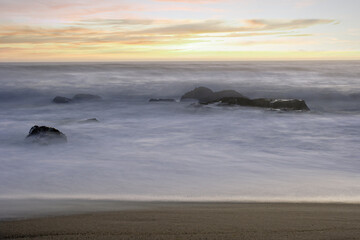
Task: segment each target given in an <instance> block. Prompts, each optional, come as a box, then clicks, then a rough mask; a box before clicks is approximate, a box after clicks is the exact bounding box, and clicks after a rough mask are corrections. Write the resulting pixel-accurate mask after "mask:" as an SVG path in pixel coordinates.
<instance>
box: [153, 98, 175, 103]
mask: <svg viewBox="0 0 360 240" xmlns="http://www.w3.org/2000/svg"><path fill="white" fill-rule="evenodd" d="M149 102H175V99H172V98H151V99H150V100H149Z"/></svg>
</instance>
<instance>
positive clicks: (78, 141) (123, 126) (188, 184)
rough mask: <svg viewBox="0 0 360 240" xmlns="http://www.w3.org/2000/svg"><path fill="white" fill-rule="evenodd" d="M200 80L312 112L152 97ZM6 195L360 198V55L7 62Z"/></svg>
mask: <svg viewBox="0 0 360 240" xmlns="http://www.w3.org/2000/svg"><path fill="white" fill-rule="evenodd" d="M199 86H206V87H209V88H211V89H213V90H214V91H217V90H226V89H233V90H236V91H238V92H240V93H242V94H243V95H245V96H247V97H250V98H257V97H269V98H300V99H304V100H305V101H306V103H307V105H308V106H309V108H310V109H311V111H309V112H282V111H273V110H269V109H260V108H249V107H237V106H233V107H224V106H217V105H203V106H202V105H198V104H193V103H191V102H180V101H177V102H166V103H165V102H149V101H148V100H149V99H150V98H174V99H177V100H179V99H180V97H181V95H182V94H184V93H185V92H187V91H189V90H192V89H193V88H195V87H199ZM77 93H90V94H96V95H100V96H101V97H102V98H103V100H102V101H99V102H82V103H71V104H55V103H52V99H53V98H54V97H55V96H58V95H59V96H65V97H69V98H71V97H72V96H73V95H75V94H77ZM89 118H97V119H98V120H99V122H98V123H97V122H89V123H79V121H82V120H86V119H89ZM34 125H45V126H51V127H56V128H57V129H59V130H60V131H62V132H63V133H64V134H66V135H67V138H68V142H67V143H66V144H56V145H48V146H38V145H36V144H35V145H34V144H29V143H26V142H24V138H25V137H26V135H27V134H28V131H29V130H30V128H31V127H32V126H34ZM0 198H2V199H4V198H7V199H9V198H10V199H15V198H16V199H19V198H20V199H23V198H84V199H88V198H91V199H120V200H185V201H186V200H189V201H194V200H204V201H207V200H209V201H213V200H214V201H227V200H230V201H233V200H234V201H237V200H239V201H341V202H360V62H359V61H328V62H325V61H323V62H316V61H314V62H311V61H309V62H306V61H304V62H170V63H169V62H168V63H166V62H144V63H140V62H128V63H1V64H0Z"/></svg>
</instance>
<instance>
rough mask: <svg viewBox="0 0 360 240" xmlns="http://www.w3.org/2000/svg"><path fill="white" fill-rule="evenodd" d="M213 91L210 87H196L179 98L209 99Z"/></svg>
mask: <svg viewBox="0 0 360 240" xmlns="http://www.w3.org/2000/svg"><path fill="white" fill-rule="evenodd" d="M213 94H214V92H213V91H212V90H211V89H210V88H206V87H197V88H195V89H194V90H192V91H190V92H187V93H185V94H184V95H183V96H182V97H181V100H185V99H196V100H199V101H206V100H207V101H209V100H210V101H211V99H210V98H211V97H212V96H213Z"/></svg>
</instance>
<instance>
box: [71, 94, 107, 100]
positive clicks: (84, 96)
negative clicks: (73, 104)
mask: <svg viewBox="0 0 360 240" xmlns="http://www.w3.org/2000/svg"><path fill="white" fill-rule="evenodd" d="M101 99H102V98H101V97H100V96H98V95H93V94H76V95H75V96H74V97H73V98H72V100H73V101H99V100H101Z"/></svg>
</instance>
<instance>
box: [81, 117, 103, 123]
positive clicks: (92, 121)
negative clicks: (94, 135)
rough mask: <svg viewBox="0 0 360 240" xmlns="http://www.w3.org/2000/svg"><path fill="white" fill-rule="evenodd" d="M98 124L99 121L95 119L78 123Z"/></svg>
mask: <svg viewBox="0 0 360 240" xmlns="http://www.w3.org/2000/svg"><path fill="white" fill-rule="evenodd" d="M98 122H99V120H97V119H96V118H89V119H86V120H82V121H79V123H98Z"/></svg>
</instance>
